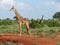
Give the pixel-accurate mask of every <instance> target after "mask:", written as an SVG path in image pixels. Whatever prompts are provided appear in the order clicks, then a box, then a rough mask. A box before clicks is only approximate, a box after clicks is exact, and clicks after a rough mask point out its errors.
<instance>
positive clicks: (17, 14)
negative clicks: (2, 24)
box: [15, 9, 23, 20]
mask: <svg viewBox="0 0 60 45" xmlns="http://www.w3.org/2000/svg"><path fill="white" fill-rule="evenodd" d="M15 14H16V17H17V19H19V20H22V19H23V17H22V16H21V15H20V14H19V13H18V12H17V10H16V9H15Z"/></svg>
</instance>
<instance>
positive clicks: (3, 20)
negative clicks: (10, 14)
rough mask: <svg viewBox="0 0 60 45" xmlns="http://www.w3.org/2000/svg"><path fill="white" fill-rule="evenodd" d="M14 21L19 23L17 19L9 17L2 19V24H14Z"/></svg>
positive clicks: (0, 21)
mask: <svg viewBox="0 0 60 45" xmlns="http://www.w3.org/2000/svg"><path fill="white" fill-rule="evenodd" d="M14 23H17V22H16V21H15V20H10V19H9V18H7V19H0V25H12V24H14Z"/></svg>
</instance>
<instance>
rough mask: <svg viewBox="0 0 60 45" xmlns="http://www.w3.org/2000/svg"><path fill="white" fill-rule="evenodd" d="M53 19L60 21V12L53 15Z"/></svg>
mask: <svg viewBox="0 0 60 45" xmlns="http://www.w3.org/2000/svg"><path fill="white" fill-rule="evenodd" d="M53 18H54V19H58V20H59V21H60V12H56V13H55V14H54V15H53Z"/></svg>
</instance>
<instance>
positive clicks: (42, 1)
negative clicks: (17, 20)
mask: <svg viewBox="0 0 60 45" xmlns="http://www.w3.org/2000/svg"><path fill="white" fill-rule="evenodd" d="M12 6H14V7H15V8H16V10H17V11H18V12H19V14H20V15H21V16H22V17H24V18H29V19H32V18H33V19H41V17H42V16H43V15H44V19H52V17H53V15H54V14H55V13H56V12H60V0H0V19H6V18H10V19H13V17H14V16H15V13H14V12H13V11H9V9H10V8H11V7H12Z"/></svg>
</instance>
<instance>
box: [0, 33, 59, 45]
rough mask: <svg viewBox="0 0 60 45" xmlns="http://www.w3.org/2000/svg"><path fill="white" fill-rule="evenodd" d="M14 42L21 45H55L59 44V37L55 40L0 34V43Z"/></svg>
mask: <svg viewBox="0 0 60 45" xmlns="http://www.w3.org/2000/svg"><path fill="white" fill-rule="evenodd" d="M7 41H9V42H14V43H16V44H17V45H18V43H22V44H23V45H57V44H58V43H60V35H57V36H56V37H55V38H41V37H39V36H36V35H32V36H31V37H29V36H28V35H26V34H25V35H22V36H19V34H1V35H0V43H6V42H7Z"/></svg>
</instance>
